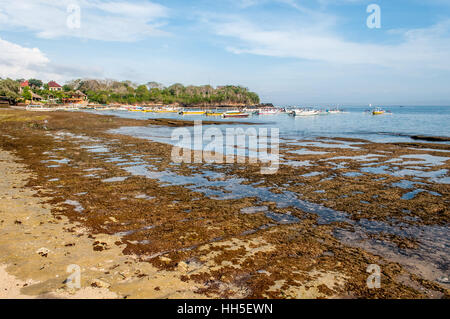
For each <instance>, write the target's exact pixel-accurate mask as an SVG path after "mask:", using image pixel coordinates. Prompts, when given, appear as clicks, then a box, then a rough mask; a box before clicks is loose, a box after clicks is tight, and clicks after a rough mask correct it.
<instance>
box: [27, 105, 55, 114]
mask: <svg viewBox="0 0 450 319" xmlns="http://www.w3.org/2000/svg"><path fill="white" fill-rule="evenodd" d="M26 110H27V111H34V112H52V111H56V108H51V107H44V106H43V105H28V106H27V107H26Z"/></svg>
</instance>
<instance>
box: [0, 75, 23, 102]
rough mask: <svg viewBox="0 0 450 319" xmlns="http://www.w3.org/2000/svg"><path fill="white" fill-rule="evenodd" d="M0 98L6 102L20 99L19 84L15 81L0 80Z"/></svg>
mask: <svg viewBox="0 0 450 319" xmlns="http://www.w3.org/2000/svg"><path fill="white" fill-rule="evenodd" d="M0 96H3V97H6V98H7V99H8V100H11V101H16V100H18V99H19V98H20V84H19V82H17V81H14V80H11V79H6V80H2V79H0Z"/></svg>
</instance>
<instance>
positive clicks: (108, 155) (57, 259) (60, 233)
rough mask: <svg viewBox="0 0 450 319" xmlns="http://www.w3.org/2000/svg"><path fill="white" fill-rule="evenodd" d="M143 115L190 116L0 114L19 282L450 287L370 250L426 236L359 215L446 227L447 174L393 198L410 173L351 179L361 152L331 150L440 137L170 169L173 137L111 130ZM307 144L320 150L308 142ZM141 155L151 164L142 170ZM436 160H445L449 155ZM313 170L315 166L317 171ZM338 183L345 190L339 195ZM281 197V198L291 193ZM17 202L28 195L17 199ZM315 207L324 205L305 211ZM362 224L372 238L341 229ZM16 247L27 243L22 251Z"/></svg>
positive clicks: (223, 293) (301, 291)
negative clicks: (276, 166) (373, 268)
mask: <svg viewBox="0 0 450 319" xmlns="http://www.w3.org/2000/svg"><path fill="white" fill-rule="evenodd" d="M150 124H152V125H168V126H172V127H175V126H186V125H192V123H189V122H188V121H177V120H154V121H153V122H152V123H150V122H149V121H139V120H130V119H120V118H116V117H110V116H100V115H94V114H86V113H72V112H52V113H51V114H44V115H43V114H31V113H27V112H23V111H17V110H1V111H0V150H1V160H0V164H1V165H0V170H1V171H2V173H4V174H5V176H6V178H5V182H4V183H3V184H1V187H0V193H1V195H0V196H2V207H1V210H0V212H1V214H2V215H1V217H0V220H1V222H0V226H1V228H0V244H1V246H2V247H1V249H2V251H5V252H7V253H5V254H3V255H2V257H1V260H0V263H1V264H3V265H7V266H8V267H7V268H6V270H7V272H8V273H9V274H10V275H13V276H15V277H16V278H17V279H18V280H21V281H20V284H19V285H22V287H21V289H20V294H22V295H26V296H33V297H58V296H61V297H75V298H77V297H90V296H94V297H105V298H112V297H115V298H218V297H224V298H442V297H448V295H449V290H448V285H446V284H445V283H439V282H437V281H436V280H435V279H436V278H435V277H437V274H438V273H437V271H438V270H433V271H432V273H429V269H428V268H426V269H424V268H423V267H422V266H421V265H420V264H417V265H415V266H417V267H415V268H414V267H407V265H406V263H405V262H402V260H400V259H398V260H397V259H396V256H391V255H390V254H389V253H387V252H386V253H385V252H383V251H382V250H381V249H375V248H376V247H378V246H377V245H376V243H380V242H381V243H383V244H384V246H383V248H386V246H389V247H390V246H392V247H396V249H403V250H405V252H407V253H408V254H409V253H413V252H414V250H415V249H418V248H417V247H418V246H420V245H422V243H421V242H420V239H418V240H417V241H416V240H414V239H413V238H412V237H410V236H402V235H401V234H397V235H395V233H394V234H392V233H389V232H385V231H379V232H374V233H371V232H369V233H368V232H367V230H366V229H363V228H362V227H364V226H365V224H364V223H362V222H361V221H365V220H373V221H376V222H377V223H385V224H383V225H387V226H389V227H395V226H396V225H395V224H394V223H393V221H392V218H399V219H402V222H403V223H407V224H408V225H409V226H408V227H412V226H417V227H425V226H435V225H439V226H440V227H447V225H448V222H449V211H448V200H449V187H448V184H439V183H429V184H427V186H426V190H427V191H429V192H424V193H421V194H419V195H418V196H417V197H416V198H413V199H411V200H409V201H406V200H402V199H401V198H402V196H403V195H404V193H403V192H402V190H401V189H399V188H387V187H386V185H388V184H392V183H397V182H400V181H401V180H410V181H411V182H414V180H413V179H408V178H406V177H402V178H395V177H392V176H390V175H389V174H386V173H381V177H382V178H383V180H375V179H374V178H373V176H371V175H368V174H362V175H357V176H356V177H352V176H351V175H348V173H352V172H355V171H356V170H357V169H360V168H361V164H362V163H361V162H358V161H355V160H347V159H345V162H348V165H347V164H346V166H345V167H344V166H339V163H341V164H342V162H344V159H335V158H339V157H341V158H342V157H346V156H349V153H350V150H348V149H345V148H344V149H343V148H339V147H338V145H339V143H341V142H346V143H349V144H350V145H353V144H358V147H360V153H357V156H367V153H368V152H370V153H371V154H374V153H375V157H376V155H377V154H378V157H379V158H381V156H383V157H385V158H384V159H385V160H386V161H390V160H395V158H396V157H398V156H402V155H407V156H409V155H412V154H417V149H420V148H421V149H423V151H422V153H423V154H434V155H436V156H441V157H448V156H449V155H448V153H447V152H446V151H448V150H449V147H448V145H440V146H436V145H435V144H420V145H419V144H417V145H416V150H414V151H412V150H411V149H410V147H411V145H406V144H405V145H398V144H397V145H395V144H376V143H370V142H368V141H363V140H351V141H342V139H341V140H339V139H335V140H334V142H333V141H332V142H331V144H332V143H335V145H336V146H337V147H336V148H333V147H332V146H330V147H329V154H327V155H325V156H324V155H323V154H320V155H315V154H313V153H312V154H311V155H307V156H305V155H304V154H303V155H299V154H296V153H295V152H296V151H298V150H299V149H301V148H304V147H305V146H298V145H294V144H283V145H282V146H281V154H282V155H283V157H284V159H285V160H286V161H290V162H300V161H309V162H312V163H314V164H315V165H313V167H312V168H311V167H310V166H292V165H282V166H281V168H280V170H279V172H278V173H277V174H275V175H270V176H264V177H263V176H261V175H260V174H256V173H255V171H258V169H259V165H255V164H245V169H244V170H243V169H241V168H242V165H237V164H233V165H225V166H216V167H213V166H211V165H207V164H191V165H185V164H182V165H179V166H176V165H173V163H171V161H170V152H171V147H170V146H169V145H166V144H161V143H156V142H152V141H147V140H142V139H138V138H134V137H132V136H125V135H121V134H113V133H111V131H110V130H111V129H114V128H119V127H123V126H145V125H150ZM216 124H217V123H216ZM241 124H242V123H241ZM327 143H329V144H330V141H327ZM430 148H431V151H430ZM308 149H309V150H310V151H311V152H314V151H319V148H318V147H315V146H308ZM425 149H426V150H425ZM353 155H354V154H353ZM412 158H414V157H412ZM143 163H145V165H150V166H152V167H153V168H154V169H153V170H152V171H151V172H148V171H136V167H137V168H139V167H141V166H140V165H143ZM332 163H335V164H336V165H338V166H339V167H338V168H336V167H335V166H336V165H334V164H332ZM122 164H123V165H122ZM396 165H397V164H396ZM398 165H400V164H398ZM419 165H420V164H419ZM379 166H381V164H380V165H379ZM133 167H134V168H133ZM439 168H440V169H443V168H449V164H448V161H445V162H444V163H443V164H442V165H441V166H440V167H439ZM317 172H319V173H320V174H318V175H317V174H312V175H311V173H317ZM308 174H309V175H308ZM166 175H167V176H169V177H173V176H177V178H178V179H183V178H186V179H187V180H188V181H189V177H192V176H203V177H202V179H200V181H201V182H204V183H207V182H208V181H209V182H211V181H216V184H217V185H216V186H214V187H215V188H214V187H209V189H210V191H211V192H212V193H214V192H219V193H223V194H227V193H228V194H230V197H229V199H226V198H222V199H217V198H215V197H214V196H207V194H202V193H201V192H198V191H195V188H194V189H193V187H192V186H189V185H190V184H189V182H187V183H185V184H178V185H177V184H176V183H172V184H171V183H165V184H164V183H162V182H160V181H158V178H159V179H161V177H164V176H166ZM331 177H332V179H329V178H331ZM381 177H380V178H381ZM236 178H237V179H239V180H242V181H243V182H241V183H239V184H236V187H239V189H242V192H243V193H245V191H246V190H247V189H248V187H246V186H249V185H250V186H252V185H255V186H252V187H254V188H255V189H256V190H259V191H266V189H267V190H269V191H270V193H267V194H268V195H267V199H266V200H265V202H261V201H260V200H259V199H257V197H256V195H252V196H250V195H249V196H231V195H233V192H232V191H230V190H228V189H226V187H224V186H220V185H222V183H221V182H226V183H233V182H235V179H236ZM14 183H15V184H14ZM11 185H13V186H12V188H11ZM14 187H15V188H14ZM424 187H425V186H424ZM432 192H434V193H439V194H440V197H437V196H433V195H432ZM343 193H345V194H349V196H347V197H341V196H342V194H343ZM250 194H251V192H250ZM270 194H274V195H270ZM280 194H281V195H283V196H286V194H295V195H296V196H301V197H302V199H304V200H307V201H308V203H311V204H314V205H320V209H319V208H318V207H319V206H314V205H313V206H311V204H308V205H309V206H308V205H304V206H301V205H300V204H299V203H302V202H299V201H298V200H293V201H292V203H287V205H285V206H280V205H277V200H278V197H277V196H275V195H280ZM272 196H273V198H272ZM375 196H376V197H375ZM9 197H10V198H9ZM3 198H5V199H6V200H5V201H3ZM280 198H281V200H282V201H284V200H285V198H286V197H280ZM22 201H24V204H23V206H20V207H19V206H15V205H17V203H21V202H22ZM367 203H369V204H367ZM254 207H266V208H267V211H268V212H270V213H268V212H265V211H255V212H251V210H252V209H253V208H254ZM311 207H312V208H311ZM314 210H316V211H317V212H318V213H311V211H314ZM405 210H408V211H409V213H405ZM322 211H323V212H324V213H323V215H321V213H320V212H322ZM243 212H251V213H243ZM338 213H339V214H338ZM340 214H341V215H340ZM274 216H281V217H282V218H280V219H278V220H277V219H274ZM330 216H333V218H331V217H330ZM344 217H345V218H344ZM404 217H409V218H411V220H410V221H408V219H404V220H403V218H404ZM327 218H328V219H327ZM330 218H331V219H330ZM324 219H325V221H324ZM286 220H287V222H286ZM387 226H386V227H387ZM359 229H362V232H359ZM447 229H448V228H447ZM361 234H364V235H365V236H368V237H369V238H365V239H364V240H358V241H356V240H355V241H353V242H351V241H350V242H347V241H346V240H345V239H347V240H348V239H350V238H352V236H356V235H358V236H360V235H361ZM13 239H14V240H13ZM18 247H25V248H24V249H21V250H20V254H19V253H18V252H17V251H18ZM41 248H45V249H46V250H43V249H41ZM44 255H45V256H44ZM388 257H389V258H388ZM432 257H433V256H431V257H430V258H432ZM443 258H445V256H444V257H443ZM410 260H411V259H408V260H407V261H410ZM25 261H27V262H25ZM71 264H77V265H79V266H80V267H81V269H82V276H81V278H82V287H83V288H82V289H81V290H70V289H68V288H67V287H66V285H65V284H64V280H65V279H66V278H67V275H68V274H67V271H66V270H67V269H66V268H67V266H68V265H71ZM371 264H377V265H380V266H381V268H382V285H381V288H380V289H368V287H367V285H366V280H367V276H368V274H367V267H368V266H369V265H371ZM24 265H26V266H24ZM413 266H414V265H413ZM83 289H84V290H83ZM14 294H15V296H16V295H17V292H16V293H14ZM58 294H61V295H58ZM80 294H81V295H80Z"/></svg>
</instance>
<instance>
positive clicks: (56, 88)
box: [47, 81, 63, 92]
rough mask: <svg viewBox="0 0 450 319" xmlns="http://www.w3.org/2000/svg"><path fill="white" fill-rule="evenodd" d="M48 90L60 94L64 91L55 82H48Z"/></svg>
mask: <svg viewBox="0 0 450 319" xmlns="http://www.w3.org/2000/svg"><path fill="white" fill-rule="evenodd" d="M47 85H48V89H49V90H50V91H55V92H59V91H62V89H63V88H62V86H61V85H59V84H58V83H56V82H55V81H50V82H48V84H47Z"/></svg>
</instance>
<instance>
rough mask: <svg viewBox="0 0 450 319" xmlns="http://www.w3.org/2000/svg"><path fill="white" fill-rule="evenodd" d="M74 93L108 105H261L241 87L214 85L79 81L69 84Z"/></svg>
mask: <svg viewBox="0 0 450 319" xmlns="http://www.w3.org/2000/svg"><path fill="white" fill-rule="evenodd" d="M67 86H68V88H70V90H80V91H82V92H83V93H85V94H86V95H87V96H88V97H89V100H90V101H91V102H97V103H101V104H106V103H124V104H135V103H144V104H145V103H155V104H158V103H159V104H174V103H177V104H180V105H183V106H202V105H205V106H207V105H234V104H242V105H254V104H258V103H259V96H258V95H257V94H256V93H253V92H250V91H249V90H248V89H247V88H243V87H241V86H232V85H228V86H222V87H217V88H213V87H212V86H210V85H203V86H192V85H191V86H184V85H182V84H179V83H177V84H173V85H171V86H169V87H164V86H163V85H161V84H159V83H157V82H149V83H147V84H145V85H144V84H143V85H136V84H134V83H132V82H130V81H123V82H118V81H112V80H75V81H72V82H70V83H68V84H67Z"/></svg>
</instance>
